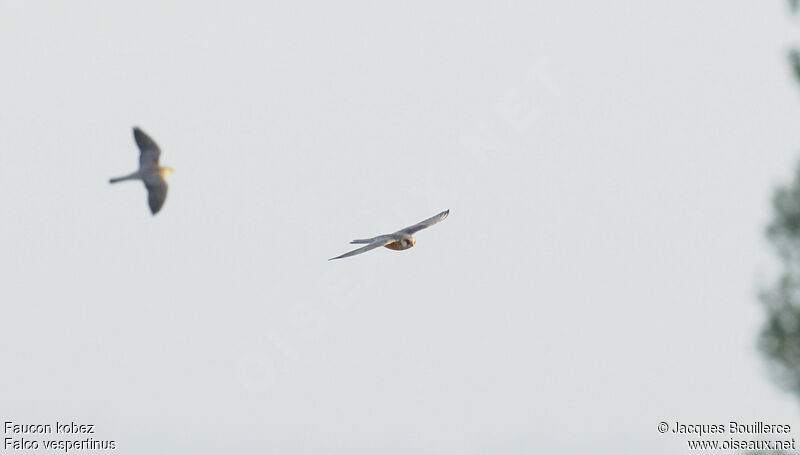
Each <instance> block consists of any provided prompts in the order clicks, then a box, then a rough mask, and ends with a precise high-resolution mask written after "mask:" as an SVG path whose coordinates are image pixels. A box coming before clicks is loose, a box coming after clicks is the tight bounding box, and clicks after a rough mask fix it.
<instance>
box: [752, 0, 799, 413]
mask: <svg viewBox="0 0 800 455" xmlns="http://www.w3.org/2000/svg"><path fill="white" fill-rule="evenodd" d="M789 6H790V8H791V11H792V13H794V14H797V13H798V12H799V11H800V0H789ZM789 64H790V66H791V69H792V72H793V73H794V76H795V78H796V80H797V81H798V83H800V51H799V50H798V49H793V50H791V51H790V52H789ZM772 207H773V211H774V216H773V219H772V221H771V222H770V224H769V226H768V227H767V237H768V239H769V241H770V242H771V243H772V246H773V247H774V248H775V251H776V252H777V254H778V257H780V259H781V263H782V265H783V270H782V272H781V275H780V277H779V278H778V280H777V282H776V283H774V284H773V285H772V286H771V287H770V288H769V289H765V290H763V291H762V293H761V302H762V303H763V304H764V308H765V310H766V321H765V323H764V326H763V327H762V329H761V333H760V336H759V340H758V344H759V348H760V350H761V352H762V353H763V354H764V356H765V357H766V358H767V359H768V361H769V364H770V369H771V372H772V373H773V376H774V378H775V379H776V381H777V382H778V384H779V385H780V386H781V387H783V388H785V389H787V390H789V391H791V392H793V393H794V394H796V395H797V396H798V397H800V167H798V169H797V171H796V172H795V176H794V181H793V182H791V184H789V185H787V186H781V187H779V188H777V189H776V190H775V194H774V195H773V198H772Z"/></svg>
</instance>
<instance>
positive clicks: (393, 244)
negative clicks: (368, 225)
mask: <svg viewBox="0 0 800 455" xmlns="http://www.w3.org/2000/svg"><path fill="white" fill-rule="evenodd" d="M449 214H450V210H449V209H448V210H445V211H444V212H442V213H440V214H438V215H435V216H432V217H430V218H428V219H427V220H425V221H420V222H419V223H417V224H415V225H413V226H409V227H407V228H405V229H400V230H399V231H397V232H395V233H394V234H384V235H379V236H377V237H373V238H371V239H360V240H353V241H352V242H350V243H356V244H358V243H366V244H367V245H366V246H362V247H361V248H357V249H355V250H353V251H350V252H348V253H345V254H343V255H341V256H336V257H335V258H330V259H328V260H329V261H332V260H334V259H341V258H346V257H349V256H355V255H357V254H361V253H363V252H365V251H369V250H374V249H375V248H378V247H379V246H385V247H386V248H389V249H392V250H407V249H409V248H411V247H412V246H414V244H415V243H417V241H416V240H415V239H414V235H413V234H414V233H415V232H417V231H420V230H422V229H425V228H427V227H431V226H433V225H434V224H436V223H438V222H439V221H442V220H443V219H445V218H447V215H449Z"/></svg>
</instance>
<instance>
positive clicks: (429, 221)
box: [395, 209, 450, 234]
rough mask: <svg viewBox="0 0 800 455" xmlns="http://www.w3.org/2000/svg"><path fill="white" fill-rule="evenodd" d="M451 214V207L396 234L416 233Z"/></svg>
mask: <svg viewBox="0 0 800 455" xmlns="http://www.w3.org/2000/svg"><path fill="white" fill-rule="evenodd" d="M449 214H450V209H448V210H445V211H444V212H442V213H440V214H438V215H435V216H432V217H430V218H428V219H427V220H425V221H420V222H419V223H417V224H415V225H413V226H409V227H407V228H405V229H401V230H399V231H397V232H396V233H395V234H413V233H415V232H417V231H421V230H422V229H425V228H427V227H431V226H433V225H434V224H436V223H438V222H439V221H442V220H443V219H445V218H447V215H449Z"/></svg>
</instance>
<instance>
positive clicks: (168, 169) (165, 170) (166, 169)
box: [158, 166, 175, 178]
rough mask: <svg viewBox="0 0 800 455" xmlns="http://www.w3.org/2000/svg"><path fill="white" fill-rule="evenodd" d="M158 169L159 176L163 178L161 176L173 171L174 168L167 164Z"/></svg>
mask: <svg viewBox="0 0 800 455" xmlns="http://www.w3.org/2000/svg"><path fill="white" fill-rule="evenodd" d="M158 171H159V172H160V173H161V177H162V178H163V177H166V176H167V174H170V173H172V172H175V169H172V168H171V167H169V166H161V167H159V168H158Z"/></svg>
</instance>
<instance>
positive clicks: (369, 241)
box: [350, 237, 375, 244]
mask: <svg viewBox="0 0 800 455" xmlns="http://www.w3.org/2000/svg"><path fill="white" fill-rule="evenodd" d="M374 240H375V237H373V238H371V239H356V240H353V241H352V242H350V243H354V244H355V243H372V242H373V241H374Z"/></svg>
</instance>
